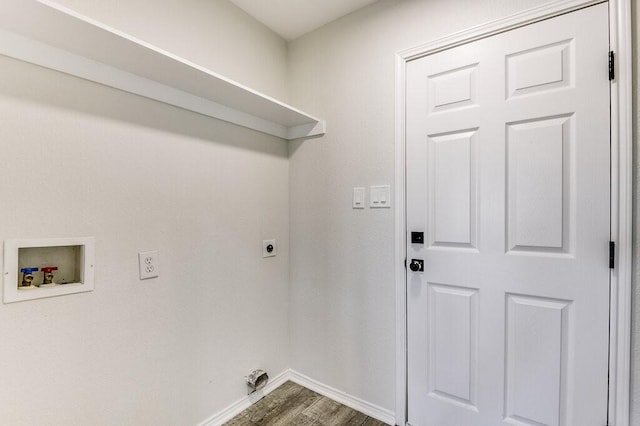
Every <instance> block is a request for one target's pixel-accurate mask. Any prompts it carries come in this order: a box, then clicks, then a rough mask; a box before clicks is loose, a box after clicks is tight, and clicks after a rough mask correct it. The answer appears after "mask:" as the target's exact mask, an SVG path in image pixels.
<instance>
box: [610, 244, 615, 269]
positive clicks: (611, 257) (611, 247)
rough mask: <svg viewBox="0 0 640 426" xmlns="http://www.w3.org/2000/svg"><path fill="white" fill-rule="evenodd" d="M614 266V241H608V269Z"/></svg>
mask: <svg viewBox="0 0 640 426" xmlns="http://www.w3.org/2000/svg"><path fill="white" fill-rule="evenodd" d="M615 267H616V243H615V242H613V241H609V269H614V268H615Z"/></svg>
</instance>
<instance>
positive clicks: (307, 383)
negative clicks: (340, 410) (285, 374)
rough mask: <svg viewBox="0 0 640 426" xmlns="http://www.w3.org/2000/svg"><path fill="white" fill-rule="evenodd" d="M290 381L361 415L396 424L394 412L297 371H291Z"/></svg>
mask: <svg viewBox="0 0 640 426" xmlns="http://www.w3.org/2000/svg"><path fill="white" fill-rule="evenodd" d="M289 380H291V381H292V382H294V383H297V384H299V385H300V386H304V387H305V388H307V389H311V390H312V391H314V392H317V393H319V394H320V395H323V396H326V397H327V398H331V399H333V400H334V401H336V402H339V403H340V404H343V405H346V406H347V407H350V408H353V409H354V410H357V411H360V412H361V413H363V414H366V415H367V416H369V417H373V418H374V419H377V420H380V421H381V422H384V423H386V424H388V425H395V424H396V415H395V413H394V412H393V411H391V410H387V409H386V408H382V407H379V406H377V405H374V404H372V403H370V402H367V401H364V400H362V399H360V398H356V397H355V396H352V395H349V394H347V393H345V392H342V391H339V390H337V389H334V388H332V387H331V386H327V385H325V384H323V383H320V382H318V381H316V380H313V379H312V378H310V377H307V376H305V375H304V374H301V373H298V372H297V371H294V370H289Z"/></svg>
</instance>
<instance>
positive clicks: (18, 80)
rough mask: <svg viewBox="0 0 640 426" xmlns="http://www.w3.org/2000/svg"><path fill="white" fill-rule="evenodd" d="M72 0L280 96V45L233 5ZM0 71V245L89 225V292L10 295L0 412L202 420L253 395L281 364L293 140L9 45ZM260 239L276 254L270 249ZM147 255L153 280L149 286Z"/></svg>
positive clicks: (116, 420)
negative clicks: (261, 372)
mask: <svg viewBox="0 0 640 426" xmlns="http://www.w3.org/2000/svg"><path fill="white" fill-rule="evenodd" d="M67 3H68V4H70V5H71V4H73V3H75V4H77V6H78V9H80V7H82V8H83V10H81V12H83V13H86V14H88V15H91V16H93V17H95V18H97V19H103V20H104V21H105V22H107V23H109V24H111V25H113V26H118V27H119V28H120V29H122V30H124V31H130V32H132V33H135V35H137V36H138V37H140V38H143V39H147V40H149V41H151V42H154V43H156V44H158V45H159V46H160V47H163V48H165V49H167V50H173V51H176V52H177V53H178V54H181V55H183V56H185V57H187V58H189V59H192V60H195V61H199V62H201V63H204V64H205V65H207V66H211V67H212V68H214V69H216V70H220V71H221V72H223V73H226V74H227V75H229V76H230V77H231V78H235V79H237V80H240V81H242V82H244V83H247V84H249V85H251V86H254V87H255V88H257V89H258V90H263V91H265V92H267V93H270V94H273V95H275V96H279V97H283V96H285V95H286V89H285V88H286V80H285V76H286V62H285V59H284V58H285V55H286V45H285V43H284V41H283V40H282V39H280V38H278V37H277V36H274V35H273V34H271V33H270V32H269V31H267V30H265V28H264V27H262V26H260V25H258V24H256V23H255V22H254V21H253V20H251V19H250V18H248V17H247V16H246V15H244V14H243V13H242V12H240V11H238V10H237V9H236V8H234V7H232V6H230V5H229V4H228V3H227V2H226V1H211V0H207V1H200V0H188V1H187V0H184V1H182V2H164V3H162V4H159V2H155V1H147V0H136V1H132V0H128V1H119V2H98V1H94V2H86V1H82V2H80V1H75V2H73V1H71V0H69V1H68V2H67ZM107 3H108V7H107ZM3 5H4V6H6V4H3ZM94 12H95V13H94ZM3 13H7V9H6V8H3ZM151 22H161V24H153V25H151V24H150V23H151ZM220 31H224V38H221V37H220V34H219V32H220ZM238 52H242V54H238ZM263 58H268V60H267V61H263V60H262V59H263ZM0 70H1V71H0V75H1V78H0V117H2V118H1V120H0V122H1V123H0V194H2V201H1V203H0V224H1V226H0V240H4V239H7V238H33V237H64V236H83V235H93V236H95V237H96V284H95V291H94V292H92V293H84V294H77V295H71V296H64V297H58V298H52V299H46V300H37V301H30V302H21V303H14V304H0V337H1V342H2V343H1V347H2V349H1V350H0V377H1V380H0V382H1V384H0V419H1V420H0V423H2V424H6V425H142V424H154V425H195V424H197V423H199V422H201V421H203V420H205V419H206V418H207V417H209V416H211V415H212V414H214V413H216V412H218V411H219V410H221V409H223V408H225V407H227V406H228V405H229V404H231V403H232V402H234V401H236V400H238V399H240V398H241V397H243V396H244V395H245V394H246V388H245V386H244V383H243V377H244V376H245V375H246V374H247V373H248V371H249V370H250V369H251V368H253V367H262V368H265V369H266V370H267V371H269V372H270V373H271V374H272V375H275V374H278V373H280V372H281V371H283V370H285V369H286V368H287V367H289V358H288V332H287V330H288V328H287V327H288V315H287V311H288V251H289V250H288V240H289V235H288V226H289V217H288V215H289V213H288V212H289V210H288V177H289V176H288V158H287V146H286V143H285V142H283V141H281V140H279V139H277V138H273V137H269V136H265V135H262V134H258V133H255V132H252V131H249V130H244V129H241V128H238V127H235V126H232V125H229V124H226V123H221V122H218V121H216V120H213V119H210V118H207V117H204V116H200V115H197V114H194V113H191V112H187V111H183V110H180V109H177V108H174V107H170V106H167V105H164V104H160V103H157V102H154V101H150V100H147V99H143V98H140V97H136V96H133V95H130V94H126V93H124V92H120V91H117V90H114V89H110V88H107V87H104V86H100V85H97V84H94V83H89V82H86V81H83V80H80V79H77V78H74V77H70V76H66V75H63V74H59V73H56V72H53V71H50V70H46V69H43V68H40V67H36V66H33V65H29V64H25V63H22V62H19V61H16V60H12V59H8V58H6V57H0ZM265 176H268V177H269V178H268V179H265V178H264V177H265ZM267 237H275V238H277V239H278V242H279V248H278V249H279V254H278V256H277V257H276V258H272V259H266V260H263V259H262V257H261V240H262V239H263V238H267ZM152 249H157V250H159V253H160V274H161V275H160V278H158V279H155V280H149V281H139V280H138V264H137V252H138V251H140V250H152ZM0 257H1V256H0ZM262 308H264V312H263V313H262V312H260V310H261V309H262Z"/></svg>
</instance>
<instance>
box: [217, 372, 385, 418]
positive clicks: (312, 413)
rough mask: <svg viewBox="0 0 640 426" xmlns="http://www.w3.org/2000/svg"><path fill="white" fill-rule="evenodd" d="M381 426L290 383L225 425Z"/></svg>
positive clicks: (358, 413)
mask: <svg viewBox="0 0 640 426" xmlns="http://www.w3.org/2000/svg"><path fill="white" fill-rule="evenodd" d="M254 425H260V426H266V425H270V426H271V425H273V426H275V425H278V426H286V425H296V426H343V425H345V426H385V423H382V422H381V421H378V420H375V419H372V418H371V417H368V416H365V415H364V414H362V413H360V412H359V411H355V410H353V409H351V408H349V407H346V406H344V405H342V404H339V403H337V402H335V401H333V400H331V399H329V398H327V397H325V396H322V395H320V394H317V393H315V392H313V391H311V390H309V389H307V388H304V387H302V386H300V385H297V384H295V383H293V382H286V383H285V384H283V385H282V386H280V387H279V388H277V389H275V390H274V391H273V392H271V393H270V394H269V395H267V396H265V397H264V398H262V399H261V400H260V401H258V402H257V403H255V404H253V405H252V406H251V407H249V408H247V409H246V410H244V411H243V412H242V413H240V414H238V415H237V416H236V417H234V418H233V419H231V420H230V421H229V422H227V423H225V426H254Z"/></svg>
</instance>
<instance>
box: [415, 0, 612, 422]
mask: <svg viewBox="0 0 640 426" xmlns="http://www.w3.org/2000/svg"><path fill="white" fill-rule="evenodd" d="M607 13H608V12H607V5H606V3H604V4H599V5H596V6H592V7H589V8H586V9H582V10H579V11H577V12H573V13H570V14H567V15H563V16H560V17H557V18H554V19H550V20H546V21H542V22H539V23H536V24H532V25H528V26H525V27H521V28H518V29H515V30H512V31H509V32H505V33H501V34H498V35H496V36H493V37H489V38H485V39H482V40H479V41H475V42H472V43H469V44H465V45H462V46H459V47H455V48H452V49H449V50H446V51H443V52H440V53H437V54H433V55H430V56H426V57H423V58H421V59H417V60H414V61H411V62H409V63H408V66H407V93H406V95H407V156H406V157H407V182H406V185H407V228H408V229H407V231H408V233H409V235H408V238H407V239H408V245H407V258H408V262H410V261H411V260H412V259H422V260H424V271H423V272H413V271H410V270H409V271H408V282H407V303H408V305H407V309H408V421H409V423H410V424H411V425H413V426H432V425H433V426H436V425H437V426H496V425H504V424H514V425H536V426H540V425H549V426H604V425H605V424H606V420H607V375H608V360H607V354H608V320H609V311H608V309H609V269H608V241H609V229H610V212H609V205H610V202H609V192H610V175H609V168H610V158H609V157H610V146H609V143H610V142H609V140H610V138H609V129H610V125H609V80H608V72H607V54H608V50H609V48H608V15H607ZM412 231H421V232H424V244H413V243H411V232H412Z"/></svg>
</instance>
